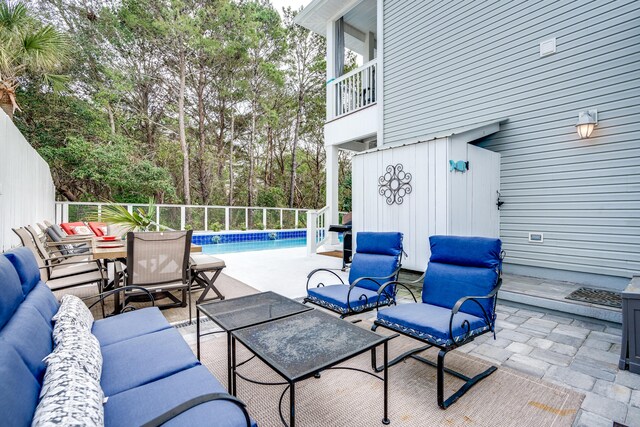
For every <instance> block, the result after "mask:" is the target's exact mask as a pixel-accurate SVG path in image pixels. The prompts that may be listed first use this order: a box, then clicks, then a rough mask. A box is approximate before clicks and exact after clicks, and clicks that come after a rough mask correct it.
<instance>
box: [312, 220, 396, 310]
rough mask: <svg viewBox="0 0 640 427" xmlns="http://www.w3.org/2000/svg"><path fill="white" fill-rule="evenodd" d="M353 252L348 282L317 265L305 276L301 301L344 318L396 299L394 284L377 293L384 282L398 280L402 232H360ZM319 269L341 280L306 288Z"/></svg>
mask: <svg viewBox="0 0 640 427" xmlns="http://www.w3.org/2000/svg"><path fill="white" fill-rule="evenodd" d="M356 239H357V242H356V243H357V246H356V253H355V254H354V255H353V259H352V262H351V270H350V271H349V285H346V284H345V283H344V281H343V280H342V278H341V277H340V276H339V275H338V274H337V273H335V272H334V271H333V270H330V269H326V268H319V269H316V270H313V271H312V272H311V273H309V275H308V276H307V296H306V298H305V299H304V303H307V302H310V303H312V304H316V305H319V306H321V307H324V308H326V309H329V310H331V311H333V312H336V313H338V314H340V318H345V317H347V316H351V315H354V314H359V313H363V312H365V311H369V310H373V309H374V308H376V305H377V304H378V302H379V303H380V304H393V303H395V288H394V287H393V286H388V287H387V288H386V290H385V291H384V292H383V293H382V294H379V292H378V290H379V289H380V288H381V287H382V285H383V284H384V283H385V282H388V281H389V280H397V278H398V273H399V272H400V265H401V262H402V253H403V250H402V233H396V232H363V231H361V232H359V233H358V234H357V236H356ZM320 272H328V273H331V274H333V275H334V276H335V277H337V278H338V280H340V284H332V285H325V284H324V283H318V284H317V286H316V287H315V288H309V283H310V281H311V278H312V277H313V276H314V275H315V274H317V273H320Z"/></svg>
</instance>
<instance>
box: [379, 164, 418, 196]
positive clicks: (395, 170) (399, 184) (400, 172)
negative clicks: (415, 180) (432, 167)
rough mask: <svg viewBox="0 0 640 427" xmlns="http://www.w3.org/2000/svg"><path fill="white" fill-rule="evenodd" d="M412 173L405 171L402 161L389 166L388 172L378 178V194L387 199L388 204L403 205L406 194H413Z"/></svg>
mask: <svg viewBox="0 0 640 427" xmlns="http://www.w3.org/2000/svg"><path fill="white" fill-rule="evenodd" d="M410 183H411V174H410V173H408V172H405V171H404V166H402V164H401V163H398V164H397V165H395V166H394V165H389V166H387V169H386V172H385V173H384V175H382V176H381V177H380V178H378V194H380V195H381V196H384V197H385V198H386V199H387V204H388V205H393V204H394V203H396V204H398V205H401V204H402V202H403V201H404V196H406V195H407V194H411V184H410Z"/></svg>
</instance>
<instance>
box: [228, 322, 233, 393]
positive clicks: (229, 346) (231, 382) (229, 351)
mask: <svg viewBox="0 0 640 427" xmlns="http://www.w3.org/2000/svg"><path fill="white" fill-rule="evenodd" d="M233 341H234V343H235V340H233ZM234 366H235V347H234ZM233 375H234V378H231V333H230V332H227V391H228V392H229V393H231V386H232V385H233V383H234V382H235V381H232V380H235V369H234V372H233Z"/></svg>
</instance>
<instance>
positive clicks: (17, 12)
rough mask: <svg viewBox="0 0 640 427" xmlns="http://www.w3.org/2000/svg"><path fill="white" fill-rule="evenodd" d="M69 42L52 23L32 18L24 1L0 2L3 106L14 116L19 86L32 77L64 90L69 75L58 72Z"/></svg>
mask: <svg viewBox="0 0 640 427" xmlns="http://www.w3.org/2000/svg"><path fill="white" fill-rule="evenodd" d="M69 52H70V43H69V41H68V39H67V37H66V36H64V35H63V34H62V33H61V32H59V31H57V30H56V29H55V28H54V27H53V26H51V25H43V24H42V23H41V22H39V21H38V20H36V19H35V18H33V17H31V16H30V15H29V13H28V10H27V8H26V6H25V5H24V4H23V3H9V2H8V1H3V2H1V3H0V108H2V109H3V110H4V111H5V112H6V113H7V115H9V117H11V118H13V114H14V112H15V111H16V110H19V109H20V107H19V106H18V102H17V100H16V89H17V88H18V86H19V85H20V83H21V80H24V79H25V78H27V76H29V77H38V78H40V79H41V81H42V83H44V84H46V85H48V86H51V87H53V88H54V89H56V90H58V89H62V88H63V87H64V83H65V82H66V80H67V79H66V77H65V76H63V75H61V74H55V73H56V71H58V70H60V69H61V68H62V66H63V64H64V63H65V62H66V61H67V60H68V58H69Z"/></svg>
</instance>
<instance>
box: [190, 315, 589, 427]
mask: <svg viewBox="0 0 640 427" xmlns="http://www.w3.org/2000/svg"><path fill="white" fill-rule="evenodd" d="M206 323H207V326H206V329H207V330H212V329H211V328H215V325H214V324H213V322H206ZM358 325H359V326H361V327H364V328H368V327H370V325H371V324H370V323H369V322H362V323H359V324H358ZM203 326H204V325H203ZM179 331H180V332H181V333H182V334H183V335H184V336H185V338H186V339H187V342H189V344H190V345H191V346H192V347H193V349H194V351H195V326H188V327H183V328H180V329H179ZM417 344H418V343H417V342H416V341H413V340H410V339H408V338H405V337H398V338H395V339H393V340H392V341H391V342H390V347H389V348H390V351H389V352H390V355H389V356H390V359H391V358H393V357H394V356H395V355H398V354H400V353H402V352H404V351H406V350H408V349H410V348H413V347H415V346H416V345H417ZM238 347H239V349H238V361H243V360H246V359H248V358H249V357H250V356H251V353H249V351H248V350H246V349H245V348H243V347H242V346H240V345H239V346H238ZM201 349H202V362H203V364H205V365H206V366H207V367H208V368H209V370H210V371H211V372H212V373H213V374H214V375H215V376H216V377H217V378H218V380H219V381H220V382H221V383H222V384H226V383H227V379H226V363H227V362H226V338H225V335H224V334H216V335H211V336H208V337H205V338H204V339H203V341H202V348H201ZM436 354H437V352H436V351H434V350H433V349H431V350H428V351H426V352H424V353H423V354H422V355H423V356H425V357H427V358H429V359H431V360H435V358H436ZM381 363H382V353H381V350H380V351H379V352H378V364H381ZM340 366H350V367H355V368H359V369H365V370H369V371H370V370H371V363H370V353H365V354H362V355H360V356H358V357H356V358H354V359H352V360H350V361H348V362H345V363H343V364H342V365H340ZM447 366H448V367H451V368H453V369H456V370H458V371H460V372H462V373H464V374H466V375H468V376H472V375H475V374H477V373H479V372H481V371H483V370H484V369H486V368H487V367H488V362H486V361H484V360H482V359H479V358H477V357H473V356H470V355H467V354H463V353H460V352H452V353H450V354H449V355H447ZM238 371H239V372H241V373H242V374H244V375H246V376H248V377H250V378H252V379H256V380H259V381H265V382H278V381H282V380H281V378H280V377H279V376H278V375H277V374H275V373H274V372H273V371H272V370H271V369H270V368H269V367H268V366H267V365H265V364H264V363H262V362H261V361H260V360H258V359H257V358H254V359H252V360H251V361H250V362H248V363H246V364H245V365H243V366H241V367H240V368H239V369H238ZM460 384H461V381H459V380H457V379H455V378H453V377H451V376H450V375H447V376H446V378H445V387H446V388H447V390H446V393H447V395H449V394H450V393H451V392H453V391H454V388H455V389H457V388H458V387H459V386H460ZM382 386H383V383H382V381H380V380H377V379H375V378H373V377H371V376H369V375H366V374H363V373H359V372H354V371H347V370H329V371H324V372H323V373H322V376H321V378H319V379H315V378H311V379H308V380H305V381H303V382H301V383H298V384H297V385H296V417H297V419H296V423H297V425H299V426H324V427H326V426H377V425H382V424H381V419H382V414H383V413H382ZM237 388H238V397H239V398H240V399H242V400H243V401H244V402H245V403H246V404H247V406H248V410H249V414H250V415H251V416H252V417H253V418H254V419H255V420H256V421H257V422H258V425H260V426H261V427H271V426H274V427H275V426H281V425H282V423H281V421H280V417H279V414H278V401H279V399H280V395H281V394H282V392H283V390H284V389H285V386H261V385H255V384H252V383H249V382H247V381H244V380H242V379H238V386H237ZM288 396H289V395H288V393H286V395H285V397H284V399H283V407H282V409H283V414H285V419H286V420H287V421H288V407H289V406H288V405H289V402H288ZM583 398H584V395H582V394H580V393H577V392H575V391H573V390H571V389H568V388H564V387H562V386H559V385H555V384H551V383H549V382H546V381H543V380H540V379H536V378H533V377H530V376H528V375H526V374H523V373H520V372H517V371H514V370H511V369H508V368H503V367H500V368H499V369H498V370H497V371H496V372H495V373H493V374H492V375H491V376H489V377H488V378H486V379H485V380H484V381H482V382H481V383H479V384H478V385H476V386H475V387H474V388H472V389H471V390H470V391H469V392H468V393H467V394H466V395H464V396H463V397H462V398H461V399H460V400H458V402H456V403H455V404H454V405H453V406H451V407H449V408H448V409H447V410H446V411H445V410H442V409H440V408H439V407H438V405H437V403H436V370H435V369H434V368H432V367H429V366H427V365H424V364H423V363H420V362H418V361H416V360H413V359H408V360H407V361H405V362H404V363H399V364H398V365H395V366H393V367H392V368H390V369H389V405H390V406H389V417H390V419H391V425H395V426H487V427H488V426H501V427H507V426H518V427H526V426H536V427H538V426H554V427H559V426H571V425H572V424H573V421H574V419H575V417H576V415H577V412H578V410H579V409H580V405H581V403H582V400H583Z"/></svg>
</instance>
